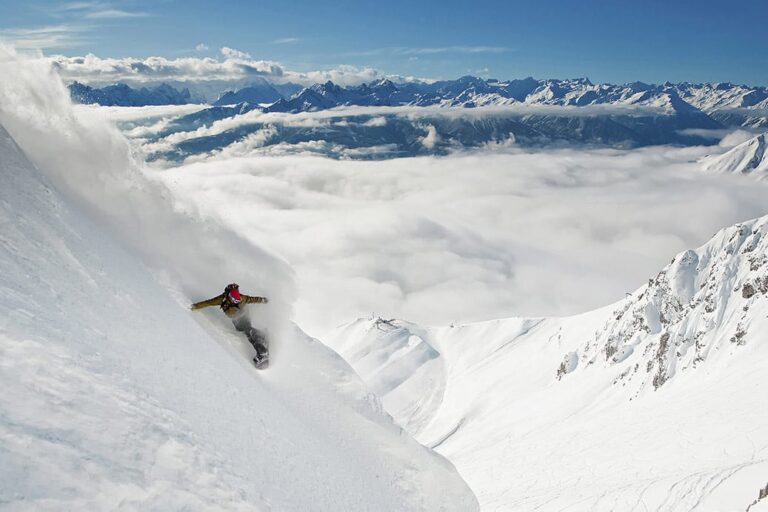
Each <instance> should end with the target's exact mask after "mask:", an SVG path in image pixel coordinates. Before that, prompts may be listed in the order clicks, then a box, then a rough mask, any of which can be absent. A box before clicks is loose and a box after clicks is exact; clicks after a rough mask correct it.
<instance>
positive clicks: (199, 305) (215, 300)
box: [189, 293, 224, 309]
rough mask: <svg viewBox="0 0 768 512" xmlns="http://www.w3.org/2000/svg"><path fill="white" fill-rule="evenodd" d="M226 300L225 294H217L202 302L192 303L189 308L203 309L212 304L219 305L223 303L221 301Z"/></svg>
mask: <svg viewBox="0 0 768 512" xmlns="http://www.w3.org/2000/svg"><path fill="white" fill-rule="evenodd" d="M222 300H224V294H223V293H222V294H221V295H217V296H216V297H213V298H212V299H208V300H204V301H202V302H195V303H194V304H192V305H191V306H190V307H189V309H203V308H207V307H210V306H218V305H220V304H221V301H222Z"/></svg>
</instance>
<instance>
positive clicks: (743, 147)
mask: <svg viewBox="0 0 768 512" xmlns="http://www.w3.org/2000/svg"><path fill="white" fill-rule="evenodd" d="M767 135H768V134H766V133H763V134H760V135H758V136H757V137H753V138H751V139H749V140H747V141H745V142H742V143H741V144H739V145H738V146H736V147H734V148H733V149H731V150H729V151H727V152H726V153H723V154H722V155H719V156H717V157H711V158H709V159H708V161H706V162H705V164H704V169H705V170H707V171H710V172H716V173H721V174H749V175H752V176H755V177H757V178H758V179H764V178H766V176H768V151H766V147H768V140H766V136H767Z"/></svg>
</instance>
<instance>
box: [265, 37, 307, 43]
mask: <svg viewBox="0 0 768 512" xmlns="http://www.w3.org/2000/svg"><path fill="white" fill-rule="evenodd" d="M299 41H301V39H299V38H298V37H283V38H280V39H275V40H274V41H272V44H292V43H298V42H299Z"/></svg>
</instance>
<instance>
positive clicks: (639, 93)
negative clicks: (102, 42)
mask: <svg viewBox="0 0 768 512" xmlns="http://www.w3.org/2000/svg"><path fill="white" fill-rule="evenodd" d="M69 88H70V91H71V93H72V96H73V98H74V99H75V100H76V101H78V102H81V103H98V104H101V105H131V106H133V105H140V104H145V105H160V104H171V105H175V104H182V103H189V102H190V101H191V97H190V94H189V91H188V90H186V89H185V90H182V91H179V90H177V89H175V88H173V87H171V86H170V85H167V84H161V85H159V86H157V87H154V88H141V89H133V88H131V87H129V86H128V85H126V84H115V85H110V86H107V87H104V88H100V89H99V88H92V87H89V86H87V85H84V84H81V83H78V82H74V83H72V84H71V85H70V86H69ZM243 102H247V103H252V104H267V105H265V106H264V107H263V108H264V110H265V111H267V112H306V111H316V110H323V109H328V108H334V107H339V106H353V105H354V106H434V105H437V106H443V107H465V108H472V107H479V106H488V105H497V106H499V105H513V104H518V103H522V104H526V105H561V106H575V107H582V106H586V105H605V104H612V105H617V104H618V105H634V106H651V107H660V108H663V109H667V110H672V111H678V112H679V111H684V110H688V111H693V110H694V109H696V110H700V111H702V112H705V113H715V112H724V111H732V110H751V111H753V112H760V111H762V110H768V88H766V87H750V86H746V85H736V84H731V83H718V84H691V83H687V82H683V83H678V84H672V83H670V82H665V83H663V84H661V85H654V84H646V83H643V82H633V83H629V84H624V85H613V84H593V83H592V82H590V81H589V79H587V78H579V79H565V80H558V79H548V80H538V79H534V78H531V77H528V78H523V79H520V80H507V81H499V80H495V79H482V78H477V77H473V76H464V77H461V78H459V79H456V80H442V81H437V82H431V83H428V82H408V83H399V84H396V83H394V82H392V81H391V80H388V79H381V80H377V81H374V82H371V83H370V84H362V85H358V86H350V87H341V86H339V85H336V84H334V83H333V82H330V81H329V82H326V83H324V84H315V85H312V86H310V87H306V88H301V86H298V85H296V84H273V83H270V82H268V81H266V80H264V79H260V80H257V81H253V83H251V84H249V85H248V86H247V87H244V88H241V89H238V90H236V91H233V90H229V91H224V92H223V93H222V94H221V95H220V96H219V98H218V99H217V100H216V101H214V102H213V105H216V106H221V105H233V104H237V103H243ZM723 119H726V118H723ZM728 124H733V123H732V122H728Z"/></svg>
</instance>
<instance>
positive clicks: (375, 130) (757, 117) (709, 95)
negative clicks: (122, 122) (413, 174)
mask: <svg viewBox="0 0 768 512" xmlns="http://www.w3.org/2000/svg"><path fill="white" fill-rule="evenodd" d="M299 87H300V86H298V85H296V84H273V83H270V82H268V81H266V80H263V79H261V80H257V81H253V82H252V83H250V84H249V85H248V86H247V87H243V88H240V89H238V90H230V91H225V92H224V93H222V94H220V95H219V97H218V99H217V100H216V101H214V102H213V104H212V105H211V106H210V107H208V108H204V109H202V110H200V111H198V112H195V113H193V114H189V115H186V116H183V117H179V118H177V119H175V120H172V122H170V123H169V124H168V125H167V126H165V127H164V128H163V129H162V131H161V132H159V133H157V134H156V135H155V136H154V137H150V139H151V140H150V142H151V141H157V140H160V139H162V138H163V137H166V136H168V135H170V134H172V133H182V135H179V136H176V137H174V140H173V142H172V143H170V147H169V145H168V144H166V145H163V147H162V150H158V151H156V152H154V154H150V155H149V158H150V159H166V160H183V159H184V158H186V157H188V156H192V155H199V154H204V153H209V152H212V151H219V150H222V149H224V148H226V147H227V146H229V145H231V144H233V143H241V142H243V141H245V144H244V145H243V144H240V146H241V149H242V147H245V148H246V149H247V148H251V149H253V150H255V151H267V150H268V151H271V152H274V151H277V152H283V153H284V152H289V153H290V152H306V151H310V152H317V153H321V154H324V155H327V156H332V157H339V158H391V157H397V156H414V155H423V154H446V153H448V152H450V151H453V150H456V149H465V148H474V147H480V146H483V145H486V144H508V143H514V144H517V145H540V144H551V143H556V144H557V143H567V144H574V143H576V144H592V145H598V146H609V147H618V148H627V147H638V146H648V145H658V144H676V145H694V144H711V143H713V142H714V141H716V140H717V134H716V132H713V130H723V129H726V128H734V127H741V128H746V129H749V130H757V129H762V128H766V127H768V88H766V87H749V86H745V85H735V84H730V83H720V84H690V83H685V82H684V83H678V84H672V83H669V82H665V83H663V84H660V85H654V84H645V83H642V82H634V83H630V84H624V85H613V84H593V83H592V82H590V81H589V79H586V78H580V79H567V80H554V79H551V80H538V79H534V78H530V77H529V78H524V79H520V80H508V81H499V80H493V79H482V78H477V77H472V76H465V77H461V78H459V79H456V80H444V81H438V82H432V83H427V82H408V83H395V82H392V81H391V80H387V79H382V80H377V81H374V82H371V83H367V84H362V85H358V86H350V87H341V86H339V85H337V84H334V83H333V82H326V83H323V84H315V85H312V86H310V87H305V88H299ZM70 91H71V93H72V97H73V98H74V99H75V100H76V101H79V102H83V103H99V104H102V105H126V106H136V105H159V104H183V103H190V102H193V99H192V97H191V95H190V94H189V91H188V90H186V89H185V90H182V91H179V90H177V89H175V88H173V87H171V86H170V85H167V84H162V85H160V86H158V87H155V88H141V89H132V88H130V87H129V86H127V85H125V84H117V85H113V86H109V87H105V88H102V89H95V88H91V87H88V86H85V85H83V84H79V83H73V84H72V85H70ZM248 113H251V114H250V115H249V116H247V117H246V116H244V114H248ZM318 113H322V116H321V117H323V119H324V121H323V122H322V123H320V122H312V123H298V122H291V121H290V120H289V119H288V118H286V117H285V116H283V117H280V116H260V114H302V115H313V114H315V115H316V114H318ZM224 119H230V120H231V122H228V123H226V128H221V129H220V128H218V127H214V126H213V125H214V123H216V121H221V120H224ZM296 119H298V118H296ZM257 132H260V133H261V135H259V136H258V137H256V136H254V134H256V133H257ZM249 136H254V137H252V138H253V139H254V140H255V141H257V143H256V142H251V141H249V140H246V138H247V137H249ZM278 145H279V148H278V147H277V146H278ZM265 148H266V149H265Z"/></svg>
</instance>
